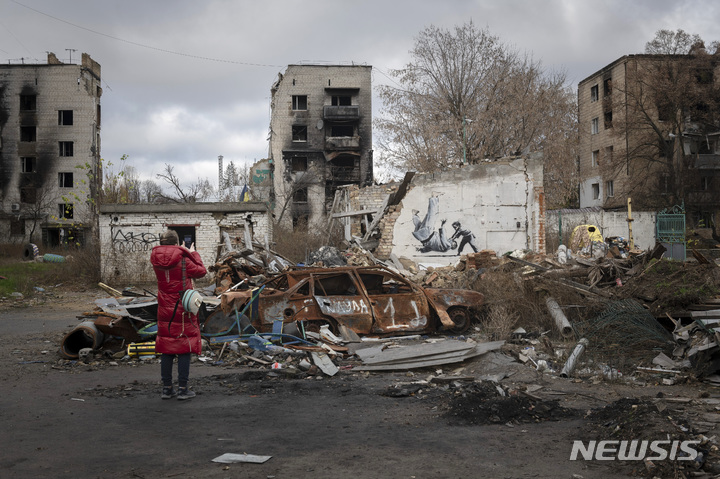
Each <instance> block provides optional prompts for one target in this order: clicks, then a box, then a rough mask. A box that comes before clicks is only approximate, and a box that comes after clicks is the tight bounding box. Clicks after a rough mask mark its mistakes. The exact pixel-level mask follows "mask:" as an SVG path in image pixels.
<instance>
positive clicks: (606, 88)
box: [603, 78, 612, 96]
mask: <svg viewBox="0 0 720 479" xmlns="http://www.w3.org/2000/svg"><path fill="white" fill-rule="evenodd" d="M611 93H612V78H606V79H605V80H603V94H604V95H605V96H608V95H610V94H611Z"/></svg>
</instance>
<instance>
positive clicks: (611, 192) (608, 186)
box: [605, 180, 615, 198]
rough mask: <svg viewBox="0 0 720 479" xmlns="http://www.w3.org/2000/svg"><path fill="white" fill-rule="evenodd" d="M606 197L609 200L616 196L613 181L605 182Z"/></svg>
mask: <svg viewBox="0 0 720 479" xmlns="http://www.w3.org/2000/svg"><path fill="white" fill-rule="evenodd" d="M605 195H606V196H607V197H608V198H612V197H613V196H615V183H614V182H613V180H608V181H606V182H605Z"/></svg>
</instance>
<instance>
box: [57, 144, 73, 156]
mask: <svg viewBox="0 0 720 479" xmlns="http://www.w3.org/2000/svg"><path fill="white" fill-rule="evenodd" d="M59 147H60V148H59V150H60V151H59V155H60V156H73V142H72V141H61V142H60V143H59Z"/></svg>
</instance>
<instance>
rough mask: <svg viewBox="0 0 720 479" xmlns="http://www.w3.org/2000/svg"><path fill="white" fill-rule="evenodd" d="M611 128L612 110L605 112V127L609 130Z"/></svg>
mask: <svg viewBox="0 0 720 479" xmlns="http://www.w3.org/2000/svg"><path fill="white" fill-rule="evenodd" d="M610 128H612V111H606V112H605V129H606V130H609V129H610Z"/></svg>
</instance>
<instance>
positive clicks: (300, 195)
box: [293, 188, 308, 203]
mask: <svg viewBox="0 0 720 479" xmlns="http://www.w3.org/2000/svg"><path fill="white" fill-rule="evenodd" d="M307 200H308V191H307V188H298V189H297V190H295V192H294V193H293V203H307Z"/></svg>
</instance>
